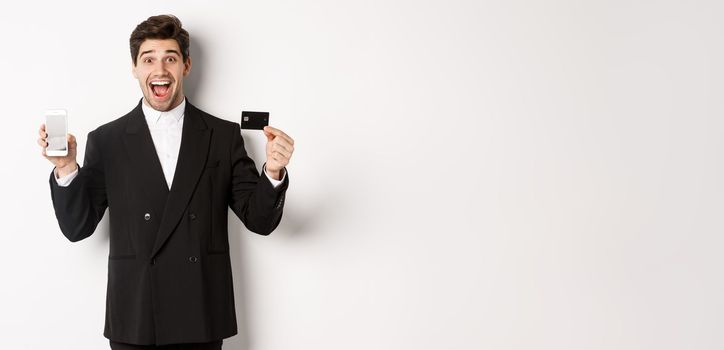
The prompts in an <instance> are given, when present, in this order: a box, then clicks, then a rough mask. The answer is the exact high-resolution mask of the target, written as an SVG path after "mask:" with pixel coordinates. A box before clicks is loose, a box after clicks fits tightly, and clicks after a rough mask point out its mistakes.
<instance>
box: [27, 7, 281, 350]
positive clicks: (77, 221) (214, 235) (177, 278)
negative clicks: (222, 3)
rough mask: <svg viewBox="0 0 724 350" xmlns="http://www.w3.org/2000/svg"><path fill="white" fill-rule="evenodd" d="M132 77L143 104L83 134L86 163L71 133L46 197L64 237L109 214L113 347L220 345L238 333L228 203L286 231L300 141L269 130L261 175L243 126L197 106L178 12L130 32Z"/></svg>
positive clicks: (254, 223)
mask: <svg viewBox="0 0 724 350" xmlns="http://www.w3.org/2000/svg"><path fill="white" fill-rule="evenodd" d="M130 46H131V57H132V62H133V66H132V68H133V76H134V77H135V78H136V79H138V82H139V85H140V87H141V91H142V92H143V98H142V99H141V100H140V101H139V103H138V105H137V106H136V107H135V108H134V109H133V110H132V111H131V112H129V113H128V114H126V115H125V116H123V117H120V118H118V119H116V120H114V121H112V122H109V123H107V124H105V125H102V126H100V127H98V128H97V129H95V130H94V131H92V132H90V133H88V139H87V144H86V149H85V159H84V162H83V167H78V164H77V163H76V160H75V158H76V148H77V145H76V141H75V137H74V136H73V135H71V134H68V136H67V137H68V143H69V151H68V155H67V156H64V157H49V156H47V155H46V153H45V147H47V142H46V138H47V134H46V133H45V126H44V125H43V126H41V128H40V131H39V134H40V138H39V139H38V143H39V144H40V146H41V147H43V155H44V156H45V157H46V158H47V159H48V160H50V161H51V162H52V163H53V164H54V165H55V168H54V171H53V172H52V173H51V174H50V190H51V197H52V200H53V206H54V208H55V214H56V217H57V219H58V223H59V225H60V229H61V231H62V232H63V234H64V235H65V236H66V237H67V238H68V239H69V240H70V241H72V242H76V241H79V240H82V239H84V238H86V237H88V236H90V235H91V234H93V232H94V231H95V228H96V226H97V224H98V222H99V221H100V220H101V218H102V217H103V215H104V212H105V210H106V208H108V209H109V215H110V249H109V251H110V254H109V257H108V258H109V259H108V289H107V295H106V318H105V329H104V332H103V334H104V336H105V337H106V338H108V339H109V341H110V345H111V348H112V349H156V348H163V349H169V348H173V349H221V345H222V342H223V339H224V338H227V337H230V336H232V335H235V334H236V333H237V329H236V328H237V325H236V313H235V310H234V291H233V281H232V274H231V262H230V258H229V242H228V227H227V212H228V210H227V207H231V209H232V210H233V211H234V213H235V214H236V215H237V216H238V217H239V218H240V219H241V221H242V222H243V223H244V225H245V226H246V227H247V228H248V229H249V230H251V231H253V232H255V233H258V234H261V235H268V234H269V233H271V232H272V231H273V230H274V229H275V228H276V227H277V226H278V224H279V222H280V220H281V216H282V208H283V204H284V194H285V192H286V189H287V187H288V185H289V176H288V174H287V173H286V168H285V166H286V165H287V164H288V163H289V159H290V158H291V155H292V152H293V151H294V146H293V145H294V140H292V139H291V138H290V137H289V136H288V135H286V134H285V133H284V132H282V131H281V130H278V129H275V128H272V127H266V128H265V129H264V133H265V135H266V136H267V145H266V163H265V164H264V166H263V170H262V172H263V173H264V174H263V175H261V176H260V175H259V173H258V172H257V170H256V165H255V164H254V161H253V160H251V159H250V158H249V157H248V156H247V154H246V151H245V149H244V141H243V139H242V137H241V131H240V128H239V125H238V124H236V123H232V122H228V121H225V120H222V119H219V118H216V117H214V116H211V115H209V114H207V113H205V112H203V111H202V110H200V109H198V108H196V107H195V106H194V105H192V104H191V103H190V102H189V101H188V99H186V98H185V96H184V92H183V82H184V80H183V79H184V77H185V76H187V75H188V74H189V71H190V70H191V57H190V56H189V35H188V32H187V31H186V30H185V29H183V28H182V27H181V22H180V21H179V20H178V19H177V18H176V17H174V16H153V17H150V18H148V20H146V21H144V22H142V23H141V24H139V25H138V26H137V27H136V29H135V30H134V31H133V33H132V34H131V39H130Z"/></svg>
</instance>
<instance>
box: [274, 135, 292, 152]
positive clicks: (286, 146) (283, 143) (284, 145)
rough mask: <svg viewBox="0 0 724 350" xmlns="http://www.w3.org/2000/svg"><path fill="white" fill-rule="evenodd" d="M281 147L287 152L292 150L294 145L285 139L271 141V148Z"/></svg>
mask: <svg viewBox="0 0 724 350" xmlns="http://www.w3.org/2000/svg"><path fill="white" fill-rule="evenodd" d="M277 148H281V149H284V150H286V151H287V152H289V153H292V152H294V146H292V145H290V144H289V142H287V141H286V140H284V139H282V138H279V139H278V140H275V141H274V142H272V149H277Z"/></svg>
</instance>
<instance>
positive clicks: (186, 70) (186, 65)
mask: <svg viewBox="0 0 724 350" xmlns="http://www.w3.org/2000/svg"><path fill="white" fill-rule="evenodd" d="M189 72H191V56H189V57H187V58H186V62H184V76H187V75H189Z"/></svg>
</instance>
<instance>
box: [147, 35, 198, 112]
mask: <svg viewBox="0 0 724 350" xmlns="http://www.w3.org/2000/svg"><path fill="white" fill-rule="evenodd" d="M189 71H191V57H189V58H188V59H187V60H186V62H183V58H182V56H181V49H180V48H179V46H178V43H177V42H176V40H174V39H163V40H161V39H146V40H145V41H144V42H143V43H141V47H140V48H139V50H138V58H137V62H136V65H135V66H133V76H134V77H135V78H136V79H138V84H139V85H140V86H141V91H143V97H145V98H146V101H147V102H148V104H149V105H150V106H151V107H153V109H155V110H159V111H168V110H171V109H173V108H174V107H176V106H178V105H179V104H180V103H181V101H183V99H184V92H183V91H184V89H183V87H184V85H183V78H184V77H185V76H186V75H188V74H189Z"/></svg>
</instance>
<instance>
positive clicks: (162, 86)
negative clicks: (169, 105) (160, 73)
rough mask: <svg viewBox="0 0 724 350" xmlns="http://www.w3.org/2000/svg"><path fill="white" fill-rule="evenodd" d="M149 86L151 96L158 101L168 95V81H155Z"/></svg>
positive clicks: (169, 85) (169, 90) (169, 86)
mask: <svg viewBox="0 0 724 350" xmlns="http://www.w3.org/2000/svg"><path fill="white" fill-rule="evenodd" d="M149 85H150V87H151V92H153V95H154V96H155V97H156V98H158V99H164V98H166V97H168V95H169V93H170V92H171V82H170V81H163V80H156V81H152V82H151V83H150V84H149Z"/></svg>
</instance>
